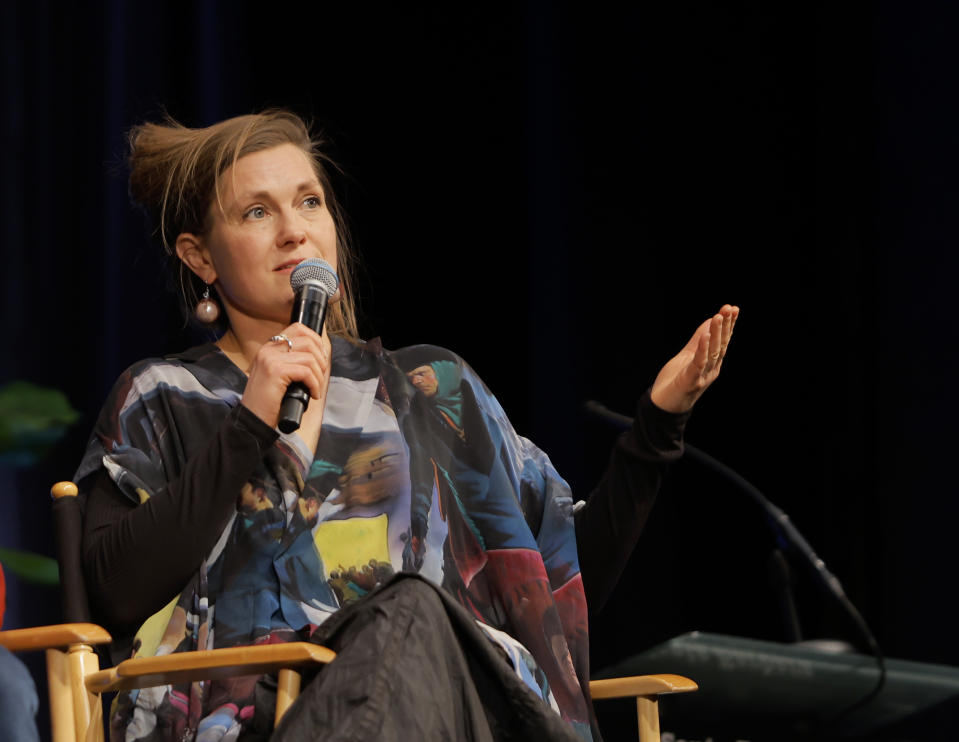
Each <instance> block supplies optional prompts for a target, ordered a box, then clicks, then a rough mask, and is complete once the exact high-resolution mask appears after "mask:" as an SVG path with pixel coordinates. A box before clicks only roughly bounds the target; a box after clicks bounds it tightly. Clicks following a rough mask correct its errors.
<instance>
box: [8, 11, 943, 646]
mask: <svg viewBox="0 0 959 742" xmlns="http://www.w3.org/2000/svg"><path fill="white" fill-rule="evenodd" d="M0 13H2V26H3V28H2V34H3V36H2V38H3V54H2V58H3V78H2V79H3V112H2V118H0V125H2V131H3V139H4V142H5V145H6V146H5V148H4V164H3V168H2V173H3V175H2V182H3V186H2V188H3V203H4V205H5V215H4V218H3V219H2V220H0V223H2V237H3V251H4V270H3V289H4V290H3V294H4V295H3V306H4V322H3V327H4V329H5V333H4V340H3V342H4V351H3V353H2V354H0V382H5V381H8V380H11V379H16V378H19V379H28V380H31V381H34V382H37V383H40V384H44V385H47V386H52V387H56V388H59V389H62V390H63V391H65V392H66V393H67V395H68V397H69V398H70V400H71V402H72V403H73V405H74V406H75V407H76V408H77V409H78V410H79V411H80V412H81V413H82V420H81V421H80V422H79V423H78V424H77V425H75V426H73V427H72V428H71V430H70V432H69V434H68V435H67V436H66V438H65V439H64V440H62V441H61V443H60V444H59V445H58V446H57V447H56V449H55V450H54V451H52V452H51V453H50V454H49V455H48V456H47V458H46V459H45V460H44V462H43V463H42V465H40V466H37V467H33V468H31V469H29V470H22V469H18V470H14V469H12V468H11V467H3V468H2V470H0V472H2V473H0V476H2V484H3V491H2V495H0V496H2V498H3V503H4V511H5V512H6V513H7V514H8V516H9V517H6V518H4V519H3V523H2V525H0V544H2V545H7V546H15V547H18V548H24V549H31V550H34V551H39V552H42V553H50V554H52V553H53V547H52V544H51V541H50V534H49V531H50V528H49V517H48V503H47V500H46V498H45V492H46V490H47V489H48V487H49V484H50V483H51V482H52V481H55V480H57V479H63V478H68V477H70V476H71V475H72V473H73V467H74V466H75V465H76V462H77V461H78V459H79V456H80V452H81V451H82V449H83V446H84V443H85V438H86V436H87V434H88V432H89V429H90V427H91V425H92V423H93V420H94V418H95V415H96V414H97V411H98V408H99V405H100V402H101V401H102V399H103V397H104V395H105V394H106V391H107V389H108V388H109V387H110V385H111V384H112V382H113V380H114V379H115V378H116V376H117V375H118V374H119V373H120V371H122V369H123V368H124V367H125V366H126V365H128V364H130V363H132V362H133V361H135V360H138V359H140V358H143V357H146V356H150V355H158V354H161V353H163V352H165V351H171V350H175V349H180V348H182V347H184V346H185V345H187V344H188V343H190V342H192V341H193V339H194V338H192V337H191V336H190V335H189V333H188V332H187V331H185V330H184V329H183V326H182V321H181V319H180V318H179V316H178V315H177V313H176V310H175V307H174V302H173V301H172V299H171V297H170V295H169V293H168V292H167V289H166V282H165V278H164V277H163V275H162V273H161V272H160V270H159V265H160V264H159V260H158V258H157V256H156V248H155V246H152V245H151V244H150V243H149V240H148V236H147V234H146V229H145V224H144V221H143V219H142V217H141V216H140V215H139V214H138V213H137V212H136V211H134V210H133V209H132V208H131V207H130V205H129V203H128V199H127V196H126V184H125V172H124V169H123V163H122V158H123V152H124V133H125V131H126V130H127V129H128V128H129V127H130V126H131V125H133V124H135V123H137V122H140V121H142V120H144V119H147V118H153V119H155V118H157V117H159V116H160V115H162V114H163V113H164V112H168V113H169V114H171V115H172V116H174V117H175V118H177V119H178V120H180V121H182V122H184V123H186V124H189V125H204V124H208V123H211V122H213V121H216V120H218V119H220V118H224V117H227V116H231V115H236V114H240V113H246V112H250V111H254V110H258V109H261V108H263V107H267V106H274V105H282V106H287V107H290V108H293V109H294V110H297V111H299V112H300V113H302V114H304V115H306V116H307V117H309V118H311V119H312V120H313V121H314V122H315V123H316V124H317V125H318V127H319V128H321V129H322V130H323V131H325V132H326V134H327V135H328V137H329V138H330V140H331V152H332V154H333V156H334V157H335V158H336V159H337V160H338V161H339V162H340V163H341V165H342V173H340V174H338V175H337V177H336V186H337V188H338V190H339V191H340V194H341V196H342V197H343V198H344V200H345V203H346V205H347V208H348V211H349V213H350V215H351V217H352V222H353V229H354V235H355V238H356V243H357V246H358V248H359V252H360V254H361V257H362V259H363V261H364V273H363V276H362V282H361V301H362V304H361V307H362V310H363V320H362V324H363V331H364V333H365V334H366V335H367V336H374V335H378V336H380V337H382V338H383V341H384V343H385V345H387V346H388V347H398V346H402V345H406V344H410V343H414V342H430V343H436V344H440V345H444V346H446V347H449V348H451V349H453V350H455V351H457V352H458V353H460V354H461V355H463V356H464V357H465V358H466V359H467V360H468V361H469V362H470V363H471V364H472V365H473V366H474V367H475V368H476V369H477V371H478V372H479V373H480V374H481V376H483V378H484V379H485V380H486V381H487V383H488V385H489V386H490V388H491V389H492V390H493V391H494V393H496V394H497V395H498V396H499V398H500V400H501V402H502V403H503V405H504V407H505V408H506V410H507V412H508V413H509V414H510V416H511V418H512V419H513V421H514V423H515V424H516V426H517V428H518V429H519V430H520V432H521V433H523V434H524V435H527V436H528V437H530V438H531V439H533V440H534V441H536V442H537V444H539V445H540V446H541V447H542V448H544V449H545V450H546V451H547V452H548V453H550V455H551V457H552V458H553V460H554V463H555V464H556V465H557V467H558V468H559V470H560V471H561V472H562V473H564V474H565V475H566V476H567V478H568V479H570V481H571V483H572V484H573V485H574V487H575V489H576V491H577V492H578V493H580V494H581V495H582V496H586V495H587V494H588V492H589V488H590V486H591V483H592V482H593V481H594V480H595V478H596V477H597V476H598V474H599V473H600V472H601V470H602V467H603V465H604V462H605V457H606V455H607V452H608V449H609V445H610V442H611V440H612V438H613V436H614V432H613V431H611V430H609V429H608V428H606V427H605V426H603V425H602V424H601V423H599V422H597V421H595V420H592V419H590V418H589V417H587V416H585V415H584V414H583V412H582V403H583V402H584V401H585V400H587V399H596V400H599V401H601V402H603V403H605V404H607V405H608V406H610V407H611V408H613V409H616V410H619V411H621V412H625V413H631V412H632V406H633V403H634V401H635V399H636V398H637V397H638V396H639V395H640V394H641V393H642V391H643V390H644V389H645V388H646V386H648V385H649V384H650V383H651V381H652V379H653V377H654V375H655V373H656V371H657V370H658V368H659V366H660V365H661V364H662V363H663V362H664V361H665V360H666V359H667V358H669V357H670V356H671V355H672V354H673V353H675V352H676V351H677V350H678V349H679V347H681V345H682V344H683V343H685V341H686V339H687V338H688V336H689V335H690V334H691V333H692V331H693V330H694V329H695V327H696V326H697V325H698V324H699V323H700V322H701V321H702V320H703V319H704V318H706V317H707V316H708V315H709V314H710V313H711V312H713V311H715V310H716V309H717V308H718V307H719V306H720V305H721V304H722V303H723V302H727V301H730V302H736V303H738V304H740V306H741V307H742V308H743V314H742V320H741V323H740V325H739V327H738V328H737V333H736V338H735V342H734V346H733V348H732V350H731V354H730V356H729V359H728V362H727V364H726V367H725V368H724V371H723V376H722V378H721V380H720V381H719V383H718V384H717V385H716V387H715V388H714V389H712V390H710V391H709V393H708V394H707V395H706V397H704V399H703V400H702V402H701V403H700V405H699V407H698V408H697V410H696V413H695V415H694V418H693V420H692V421H691V423H690V426H689V430H688V437H689V440H690V441H691V442H692V443H694V444H696V445H698V446H699V447H700V448H703V449H705V450H707V451H708V452H710V453H712V454H713V455H714V456H716V457H718V458H719V459H721V460H723V461H725V462H726V463H727V464H730V465H731V466H733V467H734V468H735V469H737V470H738V471H739V472H741V473H742V474H743V475H744V476H746V477H747V478H748V479H749V480H751V481H752V482H753V483H754V484H756V485H757V486H758V487H759V488H760V489H762V490H763V491H764V492H765V493H766V494H767V496H768V497H769V498H770V499H772V500H773V501H774V502H776V503H777V504H778V505H780V506H781V507H782V508H783V509H785V510H786V511H787V512H788V513H789V514H790V515H791V516H792V517H793V520H794V521H795V522H796V523H797V525H798V526H799V528H800V530H801V531H802V532H803V533H804V534H805V535H806V536H807V538H808V539H809V540H810V541H811V542H812V543H813V545H814V546H815V547H816V548H817V551H818V552H819V553H820V555H821V556H822V557H823V558H824V559H825V560H826V562H827V563H828V564H829V565H830V566H831V568H832V569H833V571H834V572H835V573H836V574H837V575H838V576H839V577H840V579H841V580H842V581H843V583H844V585H845V586H846V588H847V591H848V592H849V593H850V596H851V598H852V599H853V601H854V602H855V603H856V604H857V605H858V606H859V607H860V609H861V610H862V612H863V613H864V615H865V617H866V619H867V620H868V621H869V623H870V625H871V626H872V627H873V629H874V631H875V633H876V634H877V636H878V638H879V641H880V643H881V645H882V646H883V648H884V649H885V650H886V652H887V654H888V655H890V656H893V657H900V658H905V659H915V660H920V661H929V662H940V663H947V664H959V647H957V645H956V642H954V641H952V640H951V639H950V638H949V637H950V635H949V631H950V629H951V625H952V623H953V620H952V616H951V611H950V610H947V608H948V607H949V606H950V604H951V600H950V597H951V590H950V586H951V583H950V580H949V577H950V576H951V569H950V568H949V567H950V564H951V562H952V560H951V558H950V557H951V549H950V548H949V544H950V539H951V537H952V530H953V523H955V522H956V521H957V515H959V512H957V511H959V504H957V498H956V497H955V496H954V495H955V486H954V477H953V476H952V472H951V466H950V461H951V446H952V442H953V440H955V435H954V434H953V433H952V428H953V418H954V416H955V414H956V412H957V408H959V405H957V400H956V392H955V388H954V384H953V383H952V380H953V379H954V378H955V377H956V375H957V371H959V368H957V367H959V360H957V353H956V352H955V351H954V350H953V348H954V346H955V344H956V343H955V340H956V329H955V328H956V322H955V319H954V317H953V313H952V311H951V302H952V294H953V293H954V292H953V290H952V287H953V284H954V281H955V279H954V277H955V275H956V267H957V266H956V262H957V258H956V252H955V250H954V248H953V246H954V245H955V243H956V238H957V233H959V224H957V217H956V214H957V210H956V209H955V208H954V207H953V204H952V201H953V200H954V197H955V192H956V190H957V186H956V183H955V172H956V167H955V165H956V159H957V157H956V156H957V141H959V140H957V138H956V135H955V134H954V132H955V131H957V130H959V126H957V124H959V120H957V119H959V115H957V110H956V103H955V95H954V93H953V88H954V83H953V78H954V74H953V70H954V69H955V67H956V62H957V52H956V51H955V49H956V47H955V44H954V43H953V41H952V38H953V36H954V33H955V30H956V28H957V21H959V18H957V14H959V10H957V9H956V8H955V7H953V5H952V4H949V3H946V2H938V3H923V4H921V7H920V5H914V4H913V5H910V4H902V3H882V2H880V3H870V2H865V1H864V0H855V1H854V2H850V3H826V2H818V3H806V4H781V3H764V2H756V1H755V0H736V1H735V2H729V3H722V4H719V3H714V2H706V1H705V0H693V1H692V2H688V3H681V4H677V3H646V4H640V5H633V6H632V7H621V6H620V5H619V4H614V3H593V4H578V5H575V6H569V7H567V6H563V5H557V4H555V3H548V2H544V1H541V0H540V1H538V0H527V2H525V3H512V4H510V3H503V4H501V5H496V4H493V5H490V4H485V3H484V4H480V5H476V4H458V3H455V4H449V3H425V4H382V5H377V6H375V7H373V6H370V5H367V4H350V3H329V4H313V5H295V6H292V5H277V4H273V5H269V6H263V5H262V4H254V3H246V2H229V3H227V2H221V1H217V0H206V1H202V0H201V1H198V2H143V3H126V2H122V1H121V0H114V2H106V3H99V4H97V3H94V4H76V5H73V6H69V5H67V4H59V3H51V2H42V1H40V2H31V3H26V2H13V3H4V4H3V8H2V10H0ZM771 544H772V542H771V537H770V535H769V532H768V529H767V528H766V527H765V525H764V523H763V521H762V518H761V517H760V515H759V513H757V512H756V510H755V508H754V507H753V506H752V505H751V504H750V503H749V502H747V501H746V500H745V499H744V498H742V497H741V496H740V495H739V494H737V493H736V492H734V491H732V490H731V489H729V488H728V487H726V486H725V485H723V484H722V483H719V482H717V481H715V480H714V479H713V478H711V477H710V476H709V475H708V474H707V473H705V472H703V471H701V470H699V469H697V468H696V467H695V466H694V465H692V464H689V463H681V464H679V465H677V466H676V467H675V468H674V471H673V473H672V476H671V479H670V481H669V483H668V485H667V487H666V489H665V491H664V492H663V494H662V497H661V501H660V503H659V504H658V505H657V508H656V510H655V512H654V515H653V518H652V520H651V522H650V526H649V529H648V531H647V533H646V535H645V537H644V540H643V542H642V543H641V544H640V547H639V549H638V550H637V553H636V556H635V558H634V560H633V563H632V564H631V566H630V570H629V571H628V572H627V574H626V575H625V576H624V579H623V582H622V583H621V589H620V590H619V592H618V593H617V595H616V596H614V598H613V600H612V602H611V603H610V606H609V608H608V609H607V610H606V611H605V612H604V615H603V616H601V617H600V618H599V619H598V621H597V622H596V624H595V625H594V663H595V664H597V665H602V664H606V663H608V662H610V661H612V660H613V659H615V658H617V657H618V656H621V655H622V654H623V653H628V652H631V651H637V650H639V649H642V648H644V647H646V646H649V645H651V644H654V643H656V642H657V641H660V640H662V639H663V638H666V637H669V636H673V635H675V634H679V633H681V632H683V631H686V630H690V629H703V630H708V631H719V632H725V633H731V634H738V635H743V636H755V637H759V638H768V639H776V640H778V639H782V638H784V637H783V627H782V625H781V622H780V621H779V618H778V614H777V607H776V604H775V596H774V593H773V590H772V588H771V587H770V586H769V580H768V577H767V574H766V560H767V558H768V555H769V552H770V549H771ZM796 572H797V581H798V582H797V588H796V589H797V596H798V598H799V604H800V613H801V616H800V617H801V620H802V625H803V630H804V634H805V635H806V636H807V637H819V636H830V637H838V638H844V639H848V640H851V641H853V642H855V641H857V637H856V635H855V632H854V630H853V628H852V627H851V625H850V624H849V623H848V621H847V619H846V618H845V616H843V614H842V613H841V612H840V611H838V610H837V608H836V607H835V606H834V605H833V604H832V603H831V602H830V601H829V600H828V599H826V598H824V597H823V596H822V595H821V593H820V592H819V591H818V590H817V589H816V587H815V585H813V584H812V582H811V581H809V580H808V579H807V578H806V577H805V574H804V572H803V568H802V566H801V565H798V564H797V565H796ZM10 582H11V586H10V596H9V598H8V600H9V602H10V607H9V608H8V611H9V616H8V626H9V625H14V624H16V625H29V624H31V623H43V622H53V621H56V619H57V611H58V606H57V601H56V597H55V596H54V595H53V593H50V592H49V591H48V590H47V589H44V588H37V587H32V586H29V585H24V584H21V583H20V582H19V581H17V580H16V579H15V578H10Z"/></svg>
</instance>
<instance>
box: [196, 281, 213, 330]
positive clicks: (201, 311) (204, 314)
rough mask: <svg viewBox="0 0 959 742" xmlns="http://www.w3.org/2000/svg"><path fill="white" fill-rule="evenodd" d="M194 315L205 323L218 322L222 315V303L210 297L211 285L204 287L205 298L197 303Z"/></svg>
mask: <svg viewBox="0 0 959 742" xmlns="http://www.w3.org/2000/svg"><path fill="white" fill-rule="evenodd" d="M193 315H194V316H195V317H196V318H197V320H199V321H200V322H202V323H203V324H205V325H209V324H212V323H214V322H216V320H217V317H219V316H220V305H219V304H217V303H216V302H215V301H214V300H213V299H211V298H210V287H209V286H207V287H206V288H205V289H203V298H201V299H200V301H198V302H197V303H196V309H194V310H193Z"/></svg>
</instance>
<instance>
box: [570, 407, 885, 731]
mask: <svg viewBox="0 0 959 742" xmlns="http://www.w3.org/2000/svg"><path fill="white" fill-rule="evenodd" d="M583 407H584V409H585V410H586V411H587V412H588V413H589V414H591V415H592V416H594V417H596V418H598V419H600V420H603V421H605V422H606V423H607V424H609V425H611V426H613V427H616V428H619V429H621V430H629V429H630V428H632V426H633V418H631V417H629V416H628V415H623V414H620V413H618V412H613V411H612V410H610V409H609V408H607V407H606V406H605V405H602V404H600V403H599V402H596V401H594V400H589V401H587V402H586V403H585V404H584V405H583ZM684 448H685V454H684V456H685V457H686V458H689V459H691V460H692V461H695V462H696V463H698V464H700V465H702V466H703V467H705V468H706V469H708V470H709V471H711V472H712V473H714V474H716V475H718V476H719V477H720V478H722V479H725V480H726V481H727V482H729V483H730V484H732V485H733V486H734V487H735V488H736V489H737V490H739V491H740V492H742V493H743V494H745V495H747V496H748V497H749V498H750V499H751V500H752V501H753V502H755V503H756V504H757V505H758V506H759V507H760V509H761V510H762V511H763V512H764V513H765V515H766V520H767V522H768V523H769V525H770V527H771V528H772V530H773V533H774V535H775V537H776V540H777V542H779V543H780V544H782V545H785V546H792V547H793V548H794V549H795V550H796V551H797V552H799V554H800V555H802V557H803V559H804V561H805V562H806V563H807V564H808V565H809V566H810V567H811V569H812V572H813V574H815V575H816V577H817V578H818V580H819V583H820V584H821V585H822V587H823V588H825V590H826V592H828V593H829V594H830V595H832V596H833V597H834V598H835V599H836V600H837V601H838V602H839V604H840V605H841V606H842V608H843V609H844V610H845V611H846V613H847V614H848V615H849V616H850V617H851V618H852V620H853V623H854V624H855V625H856V627H857V628H858V629H859V631H860V633H861V634H862V636H863V638H864V639H865V642H866V644H867V645H868V647H869V650H870V652H871V653H872V655H873V656H874V657H875V658H876V664H877V666H878V668H879V680H878V682H877V683H876V686H875V687H874V688H873V689H872V690H871V691H870V692H869V693H868V694H866V695H865V696H864V697H863V698H861V699H859V700H858V701H856V702H855V703H853V704H852V705H850V706H849V707H847V708H846V709H844V710H842V711H840V712H839V713H838V714H837V715H836V716H835V717H834V718H833V719H832V720H830V723H835V722H836V721H838V720H839V719H841V718H842V717H844V716H846V715H847V714H849V713H851V712H852V711H854V710H855V709H857V708H859V707H861V706H864V705H865V704H866V703H868V702H869V701H871V700H872V699H873V698H874V697H875V696H877V695H878V694H879V692H880V691H881V690H882V687H883V685H885V682H886V660H885V657H884V656H883V653H882V650H880V648H879V643H878V642H877V641H876V637H875V636H874V635H873V633H872V631H871V630H870V628H869V625H868V624H867V623H866V620H865V619H864V618H863V617H862V614H861V613H860V612H859V611H858V609H857V608H856V606H855V605H854V604H853V603H852V601H851V600H850V599H849V597H848V596H847V595H846V591H845V590H843V587H842V584H841V583H840V582H839V579H838V578H837V577H836V576H835V575H834V574H833V573H832V572H830V571H829V569H828V568H827V567H826V564H825V562H823V560H822V559H820V558H819V556H817V554H816V552H815V551H814V550H813V548H812V546H810V544H809V542H808V541H806V539H805V538H804V537H803V535H802V534H801V533H800V532H799V530H798V529H797V528H796V526H795V525H793V522H792V521H791V520H790V519H789V516H788V515H786V513H785V512H783V511H782V510H781V509H780V508H778V507H776V505H774V504H773V503H772V502H770V501H769V500H768V499H767V498H766V496H765V495H763V493H762V492H760V491H759V490H758V489H757V488H756V487H755V486H754V485H753V484H751V483H750V482H748V481H747V480H746V479H745V478H744V477H743V476H741V475H740V474H739V473H738V472H736V471H734V470H733V469H731V468H730V467H728V466H727V465H726V464H723V463H722V462H721V461H718V460H717V459H715V458H713V457H712V456H710V455H709V454H707V453H706V452H705V451H702V450H700V449H698V448H696V447H695V446H693V445H691V444H689V443H685V442H684ZM780 559H781V556H780ZM790 601H791V598H790ZM784 609H785V610H788V607H785V606H784Z"/></svg>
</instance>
